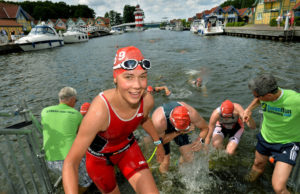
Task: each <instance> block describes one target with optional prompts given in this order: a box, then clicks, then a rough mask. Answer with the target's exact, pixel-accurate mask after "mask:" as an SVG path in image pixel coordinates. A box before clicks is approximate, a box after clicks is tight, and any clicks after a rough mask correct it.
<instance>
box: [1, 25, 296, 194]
mask: <svg viewBox="0 0 300 194" xmlns="http://www.w3.org/2000/svg"><path fill="white" fill-rule="evenodd" d="M128 45H134V46H137V47H139V48H140V49H141V50H142V52H143V54H144V56H145V57H146V58H147V59H150V60H151V62H152V64H153V68H152V69H151V70H150V71H149V85H154V86H155V85H167V86H168V87H169V88H170V90H171V91H172V95H171V96H170V97H165V96H163V95H161V94H157V95H155V107H157V106H159V105H161V104H162V103H164V102H168V101H170V100H178V101H184V102H186V103H188V104H190V105H192V106H193V107H195V108H196V109H197V110H198V111H199V113H200V114H201V115H202V116H203V117H204V118H205V119H206V120H207V121H208V120H209V117H210V114H211V113H212V111H213V109H214V108H216V107H217V106H219V105H220V103H221V102H222V101H223V100H225V99H230V100H232V101H234V102H237V103H240V104H241V105H242V106H243V107H246V106H247V105H248V104H249V103H250V101H251V100H252V98H253V97H252V95H251V92H250V91H249V90H248V88H247V81H248V80H249V79H250V78H251V77H253V76H255V75H257V74H258V73H264V72H269V73H272V74H273V75H274V76H275V77H276V78H277V79H278V83H279V85H280V86H281V87H282V88H290V89H294V90H296V91H298V92H300V81H299V74H300V63H299V61H300V55H299V51H300V44H299V43H293V42H274V41H269V40H257V39H246V38H240V37H231V36H211V37H200V36H197V35H194V34H192V33H190V32H188V31H184V32H174V31H160V30H155V29H152V30H147V31H145V32H142V33H125V34H122V35H117V36H106V37H101V38H96V39H91V40H90V41H89V42H87V43H82V44H73V45H65V46H64V47H61V48H56V49H53V50H43V51H37V52H24V53H12V54H8V55H2V56H0V59H1V60H0V77H1V83H0V99H1V102H0V107H1V109H2V110H6V109H11V108H12V107H13V106H14V105H16V104H17V103H18V101H19V100H20V99H25V100H26V101H27V102H28V104H29V106H30V107H31V108H32V110H33V113H34V114H35V115H36V116H38V117H39V114H40V111H41V110H42V108H44V107H46V106H49V105H53V104H56V103H58V100H57V93H58V91H59V90H60V89H61V88H62V87H64V86H72V87H74V88H76V89H77V91H78V99H79V102H78V104H77V105H76V108H77V109H79V107H80V105H81V104H82V103H83V102H86V101H91V100H92V99H93V98H94V97H95V96H96V95H97V94H98V93H99V92H100V91H103V90H105V89H108V88H111V87H114V84H113V81H112V64H113V59H114V56H115V53H116V50H117V49H118V48H120V47H124V46H128ZM197 74H201V76H202V77H203V79H204V83H205V86H206V90H202V89H198V88H195V87H193V86H192V85H189V84H188V80H189V78H190V77H195V76H196V75H197ZM254 117H255V120H256V122H257V125H258V126H259V125H260V115H259V113H258V111H255V112H254ZM0 122H1V124H2V123H4V124H8V122H7V121H6V120H3V118H0ZM198 132H199V131H198V130H197V131H196V132H193V133H192V134H191V136H192V138H195V137H196V135H197V133H198ZM257 132H258V129H256V130H249V129H247V130H246V131H245V133H244V135H243V137H242V140H241V142H240V145H239V148H238V150H237V154H236V155H235V156H234V157H231V158H227V156H226V155H224V153H222V152H221V153H215V152H214V151H213V149H210V152H209V155H205V154H204V153H202V152H200V153H196V160H195V161H194V162H193V163H192V164H191V165H188V166H186V167H184V168H178V166H176V164H175V163H176V160H177V159H178V151H177V148H176V146H174V147H172V153H175V154H174V155H172V159H171V160H172V166H171V170H170V173H169V174H167V175H166V176H161V175H160V174H159V173H158V172H157V163H156V162H155V161H154V160H153V161H152V162H151V168H152V172H153V174H154V177H155V180H156V182H157V184H158V186H159V189H160V191H161V192H162V193H175V192H176V193H270V192H272V186H271V175H270V173H271V171H272V166H271V165H269V166H268V168H267V170H266V173H265V175H264V176H263V177H262V178H261V179H259V181H258V182H256V183H255V184H249V183H244V182H243V181H241V180H242V177H243V176H244V175H245V173H247V171H248V170H249V168H250V167H251V164H252V162H253V158H254V150H255V143H256V139H255V134H256V133H257ZM137 134H138V136H143V135H145V134H144V132H143V130H142V129H140V130H139V131H138V133H137ZM142 147H143V150H144V152H145V155H146V157H147V158H148V157H149V156H150V154H151V152H152V147H150V148H149V149H146V147H144V146H143V145H142ZM4 151H5V150H1V154H4ZM209 161H210V162H209ZM2 178H3V177H2ZM119 180H120V182H121V183H120V185H121V192H123V193H133V191H132V189H131V188H130V186H129V185H128V184H127V183H124V181H123V179H122V178H119ZM125 182H126V181H125ZM1 187H2V186H1ZM1 190H2V189H1Z"/></svg>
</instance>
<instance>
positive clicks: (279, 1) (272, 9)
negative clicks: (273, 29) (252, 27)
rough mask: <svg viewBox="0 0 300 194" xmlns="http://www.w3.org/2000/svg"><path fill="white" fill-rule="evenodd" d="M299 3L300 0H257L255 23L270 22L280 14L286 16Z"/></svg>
mask: <svg viewBox="0 0 300 194" xmlns="http://www.w3.org/2000/svg"><path fill="white" fill-rule="evenodd" d="M299 3H300V0H256V1H255V6H256V7H255V15H254V24H269V23H270V21H271V20H272V19H273V18H277V17H278V15H282V16H283V18H285V17H286V15H287V13H288V12H290V11H291V10H293V8H294V7H295V6H296V5H297V4H299Z"/></svg>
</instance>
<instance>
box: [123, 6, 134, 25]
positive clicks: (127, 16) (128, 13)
mask: <svg viewBox="0 0 300 194" xmlns="http://www.w3.org/2000/svg"><path fill="white" fill-rule="evenodd" d="M134 11H135V6H130V5H125V6H124V9H123V22H124V23H131V22H134V21H135V19H134V14H133V13H134Z"/></svg>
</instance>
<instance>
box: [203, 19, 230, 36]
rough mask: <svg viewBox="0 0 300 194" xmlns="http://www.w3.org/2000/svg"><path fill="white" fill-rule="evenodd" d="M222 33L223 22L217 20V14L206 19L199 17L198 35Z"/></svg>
mask: <svg viewBox="0 0 300 194" xmlns="http://www.w3.org/2000/svg"><path fill="white" fill-rule="evenodd" d="M223 33H224V24H223V23H222V21H220V20H218V17H217V16H210V17H208V18H207V19H201V21H200V23H199V27H198V34H199V35H204V36H208V35H216V34H223Z"/></svg>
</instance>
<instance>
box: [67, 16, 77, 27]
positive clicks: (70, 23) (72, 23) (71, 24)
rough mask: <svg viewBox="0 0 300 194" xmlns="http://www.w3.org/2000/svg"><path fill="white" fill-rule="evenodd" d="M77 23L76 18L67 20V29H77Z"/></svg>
mask: <svg viewBox="0 0 300 194" xmlns="http://www.w3.org/2000/svg"><path fill="white" fill-rule="evenodd" d="M76 21H77V19H76V18H69V19H68V20H67V23H66V25H67V28H72V27H75V26H76Z"/></svg>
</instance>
